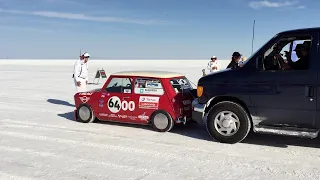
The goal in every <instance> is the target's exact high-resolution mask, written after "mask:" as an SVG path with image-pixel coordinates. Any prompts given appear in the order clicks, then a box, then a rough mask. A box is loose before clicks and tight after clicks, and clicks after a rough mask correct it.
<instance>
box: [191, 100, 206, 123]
mask: <svg viewBox="0 0 320 180" xmlns="http://www.w3.org/2000/svg"><path fill="white" fill-rule="evenodd" d="M205 108H206V104H200V103H199V101H198V98H196V99H194V100H193V101H192V119H193V120H194V121H196V122H197V123H198V124H200V125H203V124H204V114H205V112H204V111H205Z"/></svg>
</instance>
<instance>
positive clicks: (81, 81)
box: [73, 52, 90, 92]
mask: <svg viewBox="0 0 320 180" xmlns="http://www.w3.org/2000/svg"><path fill="white" fill-rule="evenodd" d="M89 57H90V55H89V53H87V52H85V53H83V54H82V55H81V56H80V59H79V60H77V61H76V62H75V64H74V71H73V72H74V73H73V78H74V83H75V86H76V88H77V92H85V91H86V90H87V85H88V60H89Z"/></svg>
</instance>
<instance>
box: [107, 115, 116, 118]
mask: <svg viewBox="0 0 320 180" xmlns="http://www.w3.org/2000/svg"><path fill="white" fill-rule="evenodd" d="M108 117H112V118H116V117H118V116H117V115H115V114H110V115H109V116H108Z"/></svg>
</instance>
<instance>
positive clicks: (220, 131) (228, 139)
mask: <svg viewBox="0 0 320 180" xmlns="http://www.w3.org/2000/svg"><path fill="white" fill-rule="evenodd" d="M206 128H207V131H208V133H209V134H210V136H211V137H212V138H213V139H215V140H217V141H219V142H222V143H229V144H235V143H238V142H241V141H242V140H243V139H244V138H245V137H246V136H247V135H248V133H249V131H250V128H251V121H250V118H249V115H248V113H247V112H246V111H245V110H244V108H243V107H242V106H241V105H239V104H237V103H234V102H230V101H223V102H220V103H218V104H216V105H214V106H213V107H212V108H211V109H210V110H209V113H208V118H207V122H206Z"/></svg>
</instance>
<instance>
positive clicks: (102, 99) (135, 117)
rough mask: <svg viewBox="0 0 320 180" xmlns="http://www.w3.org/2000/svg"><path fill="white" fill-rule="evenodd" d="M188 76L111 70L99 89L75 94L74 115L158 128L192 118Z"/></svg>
mask: <svg viewBox="0 0 320 180" xmlns="http://www.w3.org/2000/svg"><path fill="white" fill-rule="evenodd" d="M195 93H196V89H193V87H192V86H191V84H190V82H189V80H188V79H187V78H186V77H185V76H184V75H182V74H179V73H174V72H165V71H123V72H118V73H114V74H111V75H110V77H109V78H108V80H107V81H106V83H105V84H104V85H103V87H102V88H101V89H97V90H93V91H90V92H84V93H76V94H75V95H74V100H75V106H76V110H75V111H74V112H75V118H76V120H77V121H80V122H84V123H89V122H93V121H94V120H95V119H96V118H97V119H98V120H101V121H116V122H123V123H133V124H145V125H147V124H151V125H152V126H153V128H155V129H156V130H157V131H160V132H166V131H170V130H171V129H172V127H173V125H174V124H178V123H186V122H187V121H189V120H191V116H192V109H191V106H192V105H191V102H192V101H193V99H194V98H195V95H196V94H195Z"/></svg>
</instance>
